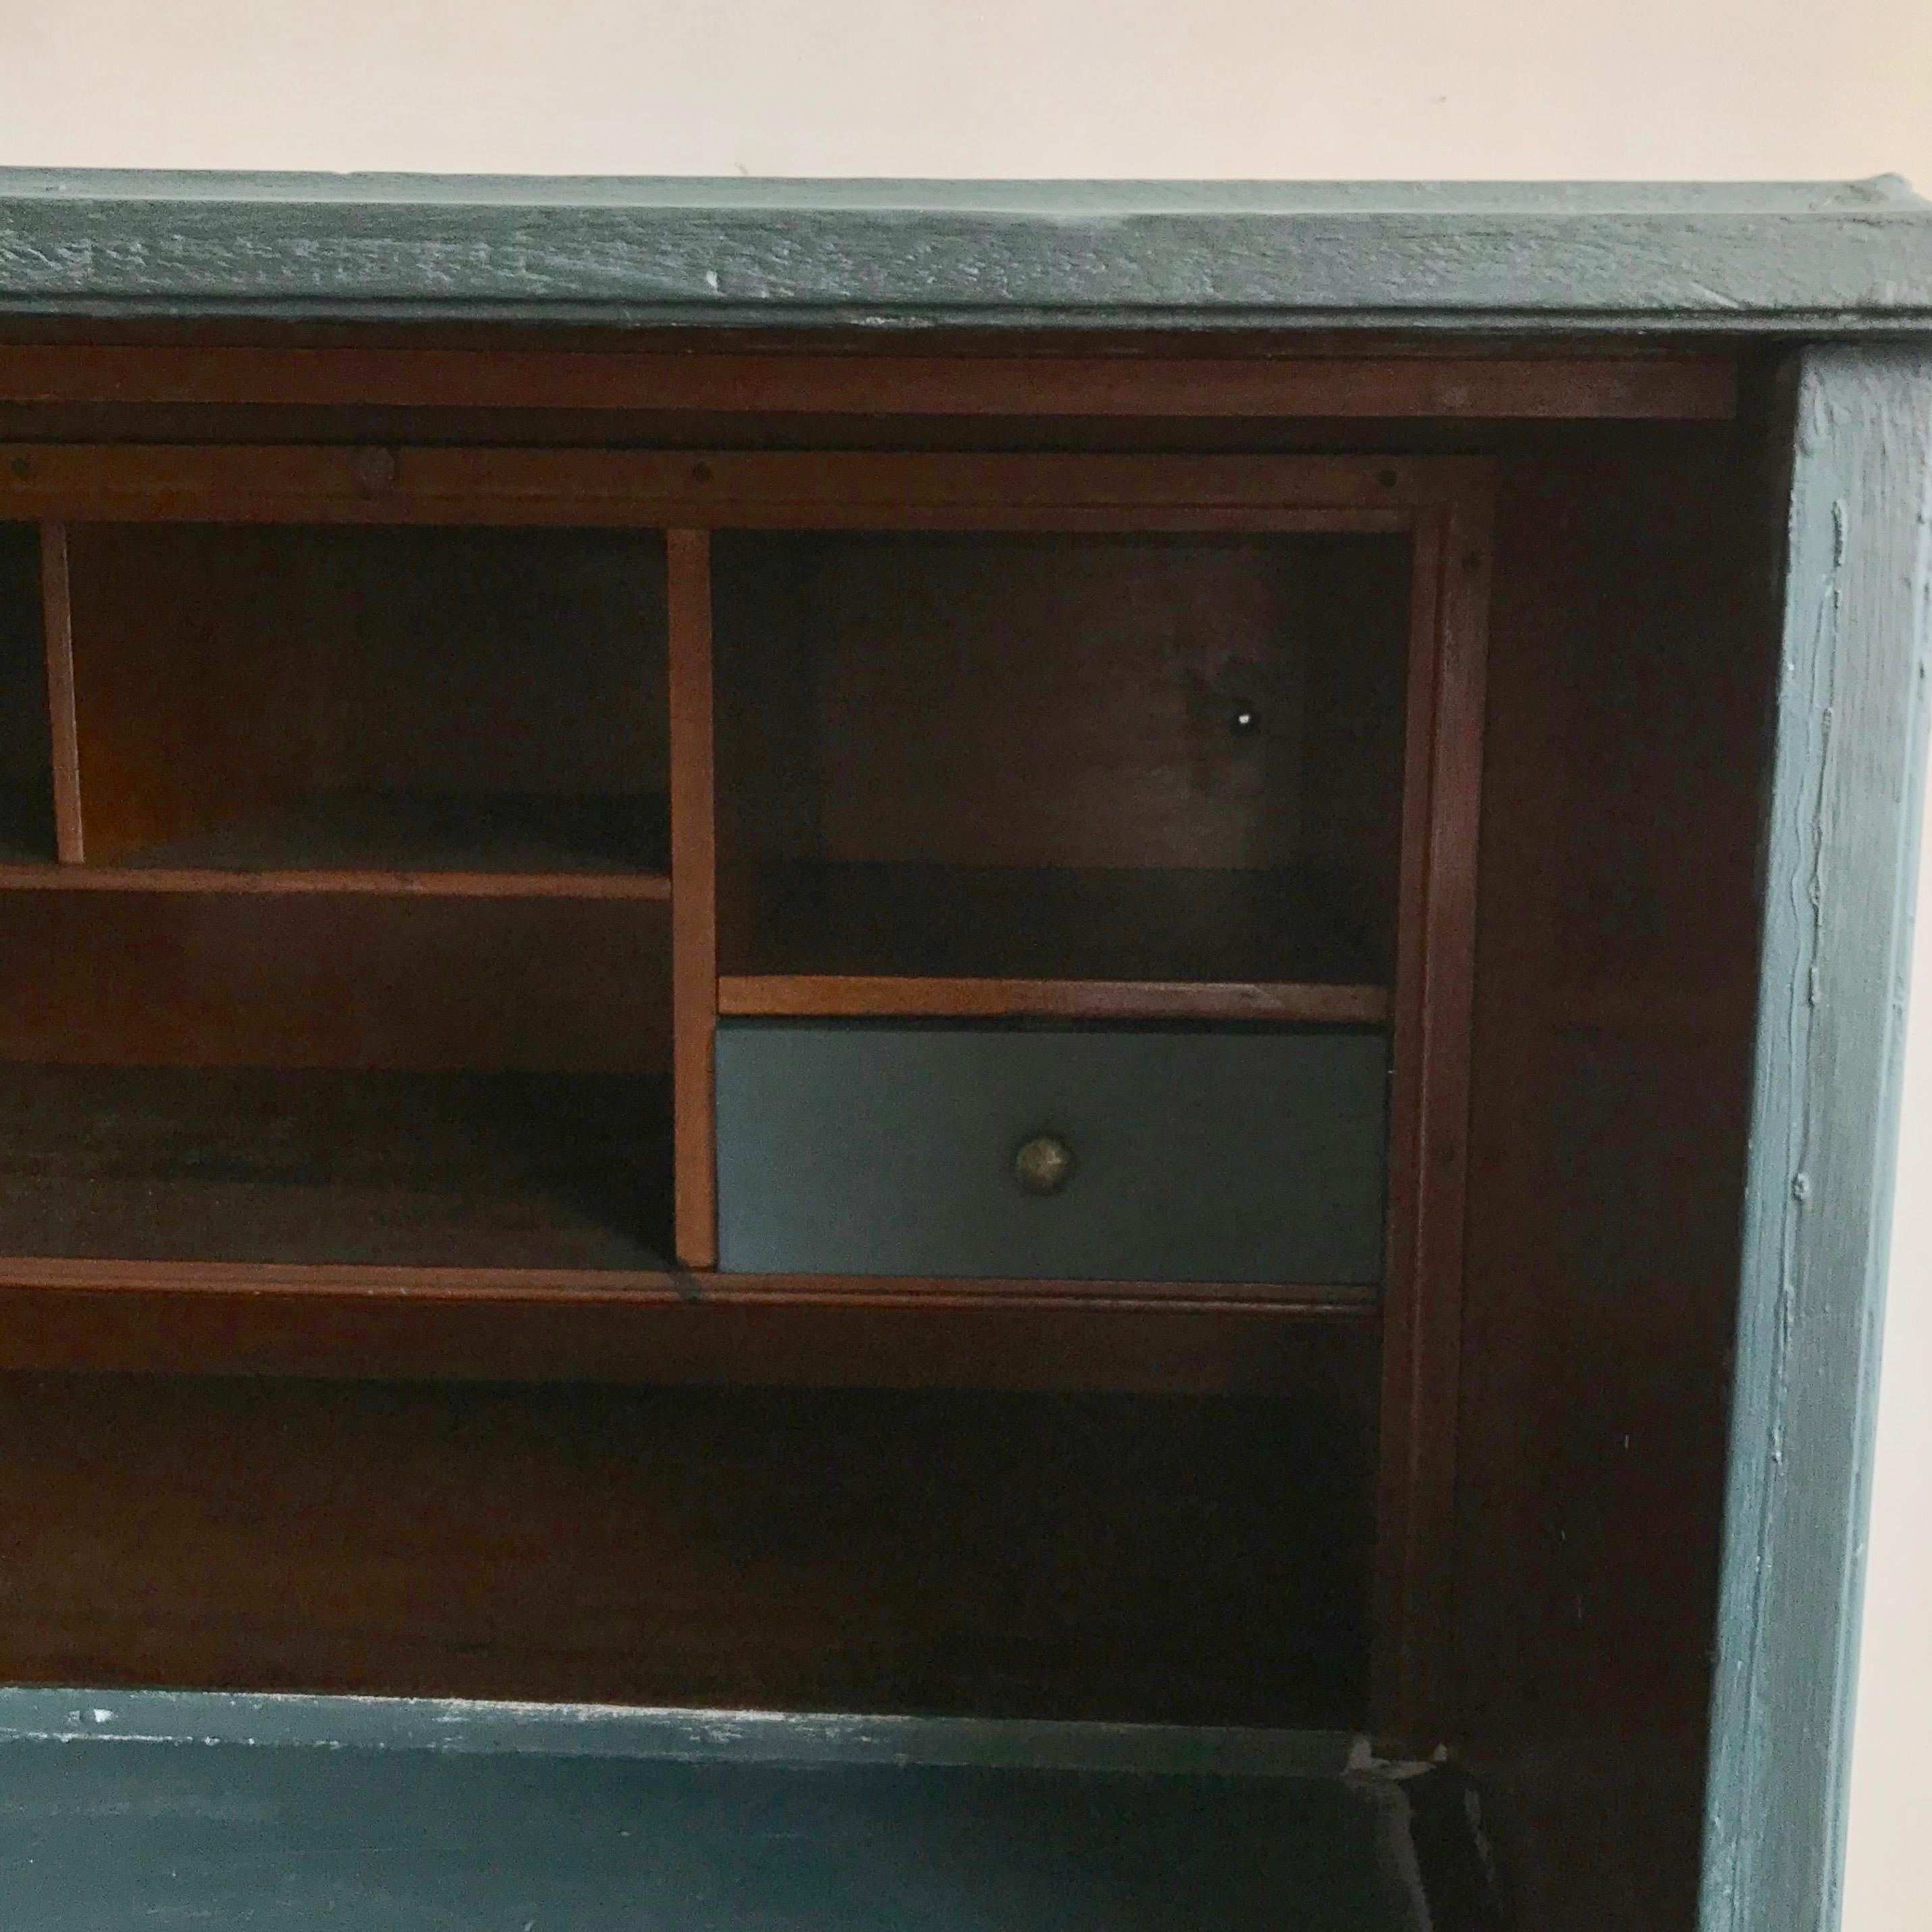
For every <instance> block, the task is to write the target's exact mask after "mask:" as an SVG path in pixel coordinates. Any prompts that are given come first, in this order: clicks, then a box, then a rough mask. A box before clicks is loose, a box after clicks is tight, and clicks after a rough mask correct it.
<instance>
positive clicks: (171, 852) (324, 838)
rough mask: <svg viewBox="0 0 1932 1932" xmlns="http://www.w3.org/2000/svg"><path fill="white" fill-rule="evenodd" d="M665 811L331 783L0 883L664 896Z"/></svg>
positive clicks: (25, 887) (25, 867)
mask: <svg viewBox="0 0 1932 1932" xmlns="http://www.w3.org/2000/svg"><path fill="white" fill-rule="evenodd" d="M664 822H665V813H664V807H663V805H662V803H661V801H659V800H658V799H652V798H650V797H649V796H639V795H637V794H632V795H631V796H628V797H627V796H622V795H621V794H619V795H616V796H607V797H604V798H574V797H568V796H549V797H546V796H544V795H542V794H541V793H511V794H502V793H497V794H491V793H457V794H453V795H452V794H448V793H443V794H438V793H420V792H335V793H324V794H323V795H321V796H317V797H312V798H309V799H304V800H302V801H301V802H298V803H296V804H295V805H290V806H289V807H287V808H283V809H281V810H269V811H264V812H262V813H260V814H256V815H254V816H251V817H243V818H241V819H239V820H227V821H226V822H224V823H222V824H220V825H219V826H217V827H216V829H214V830H213V831H212V832H209V833H208V834H206V835H204V836H202V837H199V838H185V839H178V840H175V841H171V842H169V843H168V844H163V845H158V846H148V847H145V848H143V849H142V850H140V851H139V852H138V853H134V854H132V855H130V857H131V862H129V863H127V864H123V865H34V864H32V863H28V864H19V863H13V864H0V889H7V890H15V891H49V890H51V891H78V892H206V893H221V892H348V893H359V894H365V895H370V894H375V895H383V894H388V895H403V896H408V895H419V894H426V895H431V896H442V897H448V898H615V899H622V898H631V899H667V898H670V874H669V872H668V871H665V870H663V869H661V868H663V867H664V865H665V864H666V862H667V852H666V845H667V839H666V836H665V832H664Z"/></svg>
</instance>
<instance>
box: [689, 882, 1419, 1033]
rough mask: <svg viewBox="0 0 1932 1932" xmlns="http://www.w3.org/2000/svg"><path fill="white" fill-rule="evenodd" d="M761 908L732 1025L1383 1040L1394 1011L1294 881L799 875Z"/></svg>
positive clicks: (766, 890)
mask: <svg viewBox="0 0 1932 1932" xmlns="http://www.w3.org/2000/svg"><path fill="white" fill-rule="evenodd" d="M751 895H752V899H753V902H754V910H753V913H752V922H751V934H750V938H749V940H748V943H747V944H745V945H743V946H742V947H739V948H735V949H729V950H727V951H726V953H725V956H724V959H723V961H722V962H721V963H722V965H723V968H724V971H723V973H722V974H721V983H720V987H719V1001H720V1005H719V1010H720V1011H721V1012H724V1013H794V1012H796V1013H863V1012H868V1011H870V1012H879V1013H959V1014H970V1013H986V1014H998V1013H1029V1012H1031V1013H1044V1014H1055V1015H1059V1014H1070V1015H1076V1016H1077V1015H1079V1014H1082V1013H1091V1014H1093V1015H1094V1016H1096V1017H1127V1016H1141V1017H1159V1016H1170V1017H1176V1018H1184V1017H1190V1016H1196V1017H1219V1018H1232V1019H1328V1020H1361V1021H1367V1022H1376V1021H1379V1020H1380V1019H1382V1017H1383V1016H1385V1013H1386V1010H1387V1004H1388V1000H1387V995H1386V992H1385V985H1384V979H1383V976H1382V974H1381V973H1379V971H1377V970H1376V960H1375V958H1374V955H1373V950H1372V949H1371V948H1370V947H1369V946H1368V945H1367V944H1364V941H1362V939H1361V937H1360V936H1359V935H1358V934H1357V932H1355V929H1354V926H1353V924H1352V921H1351V920H1350V919H1349V916H1348V915H1347V914H1346V912H1345V911H1344V910H1343V908H1342V907H1340V905H1339V904H1337V901H1336V900H1335V899H1334V897H1333V896H1332V895H1330V894H1329V893H1328V892H1325V891H1324V890H1323V889H1322V888H1321V887H1320V886H1319V884H1318V883H1316V882H1313V881H1311V880H1309V879H1307V878H1305V877H1301V875H1299V874H1295V873H1292V872H1285V871H1226V870H1210V869H1185V868H1160V867H1148V868H1102V869H1088V870H1077V869H1066V870H1062V869H1058V868H1025V867H1018V866H1000V865H898V864H849V863H828V862H797V863H793V864H787V865H782V866H776V865H766V866H765V867H764V868H762V869H761V870H760V871H759V872H758V873H757V874H756V876H755V878H754V881H753V883H752V885H751ZM871 999H876V1000H877V1001H879V1002H880V1004H877V1005H876V1006H868V1005H866V1004H863V1002H864V1001H868V1000H871ZM773 1002H797V1003H799V1004H772V1003H773Z"/></svg>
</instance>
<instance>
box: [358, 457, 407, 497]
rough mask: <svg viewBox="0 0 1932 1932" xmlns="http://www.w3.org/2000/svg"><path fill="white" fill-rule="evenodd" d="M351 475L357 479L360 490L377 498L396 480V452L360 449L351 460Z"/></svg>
mask: <svg viewBox="0 0 1932 1932" xmlns="http://www.w3.org/2000/svg"><path fill="white" fill-rule="evenodd" d="M349 473H350V475H351V476H352V477H353V478H355V480H356V487H357V488H358V489H359V490H366V491H367V492H368V493H369V494H370V495H371V496H375V495H377V494H378V493H380V492H381V491H383V490H386V489H388V488H389V486H390V485H391V484H392V483H394V482H395V480H396V458H395V452H394V451H393V450H388V449H359V450H358V451H357V452H356V454H355V455H353V456H352V457H351V458H350V459H349Z"/></svg>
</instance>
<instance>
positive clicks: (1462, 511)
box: [1376, 488, 1493, 1745]
mask: <svg viewBox="0 0 1932 1932" xmlns="http://www.w3.org/2000/svg"><path fill="white" fill-rule="evenodd" d="M1492 522H1493V498H1492V495H1491V492H1490V490H1489V489H1488V488H1484V489H1482V490H1480V491H1478V490H1472V491H1471V492H1470V493H1469V494H1468V495H1466V496H1464V497H1463V498H1462V499H1460V500H1458V501H1457V502H1455V503H1454V505H1451V506H1448V507H1447V508H1445V509H1444V510H1443V511H1441V512H1439V514H1437V515H1436V517H1433V518H1432V519H1431V520H1430V521H1429V522H1428V523H1426V524H1424V526H1423V527H1422V529H1421V530H1420V531H1419V532H1418V536H1417V540H1416V544H1415V559H1414V576H1413V579H1412V584H1413V588H1412V591H1411V593H1410V601H1409V619H1410V638H1409V694H1408V700H1407V705H1406V739H1407V742H1406V752H1405V755H1404V758H1403V820H1402V847H1401V854H1402V856H1401V874H1400V883H1399V886H1398V893H1399V898H1398V909H1397V962H1396V984H1395V992H1394V1038H1393V1042H1392V1046H1393V1059H1394V1079H1393V1085H1392V1090H1391V1101H1390V1121H1391V1130H1390V1141H1389V1216H1388V1271H1387V1275H1386V1278H1385V1280H1386V1285H1385V1301H1384V1316H1383V1319H1384V1324H1385V1327H1384V1345H1383V1346H1384V1353H1383V1381H1382V1460H1381V1466H1380V1467H1381V1477H1380V1480H1381V1502H1380V1526H1379V1547H1378V1552H1377V1569H1376V1589H1377V1598H1376V1646H1377V1649H1376V1722H1377V1723H1378V1724H1379V1726H1381V1727H1382V1728H1383V1729H1384V1730H1385V1731H1386V1732H1387V1733H1388V1735H1389V1736H1391V1738H1394V1739H1404V1740H1408V1741H1409V1742H1412V1743H1415V1744H1418V1745H1421V1744H1430V1745H1433V1743H1435V1742H1440V1741H1441V1740H1442V1739H1443V1738H1444V1737H1445V1736H1446V1735H1447V1733H1448V1727H1449V1724H1450V1723H1451V1702H1450V1692H1449V1685H1448V1657H1449V1646H1450V1643H1451V1637H1450V1624H1449V1616H1450V1610H1451V1602H1452V1601H1453V1589H1454V1514H1455V1495H1456V1475H1455V1469H1456V1454H1455V1443H1456V1434H1457V1409H1458V1387H1459V1376H1460V1364H1459V1357H1460V1349H1461V1327H1462V1319H1461V1317H1462V1274H1463V1200H1464V1190H1465V1185H1466V1175H1467V1172H1468V1163H1467V1147H1468V1132H1469V1025H1470V1011H1471V1004H1472V999H1473V997H1474V983H1475V916H1476V858H1477V838H1478V825H1479V822H1480V817H1481V792H1482V769H1483V763H1482V746H1483V725H1484V680H1485V676H1486V669H1487V646H1488V637H1489V583H1490V550H1491V547H1492V527H1491V526H1492Z"/></svg>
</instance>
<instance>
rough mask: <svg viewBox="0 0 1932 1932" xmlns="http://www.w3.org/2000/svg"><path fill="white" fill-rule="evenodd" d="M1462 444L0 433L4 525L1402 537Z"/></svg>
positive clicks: (1458, 462) (1443, 493)
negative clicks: (1216, 449)
mask: <svg viewBox="0 0 1932 1932" xmlns="http://www.w3.org/2000/svg"><path fill="white" fill-rule="evenodd" d="M1489 472H1490V466H1489V463H1488V460H1487V458H1481V457H1457V456H1400V457H1397V456H1388V457H1358V456H1347V457H1343V456H1168V455H1163V456H1115V455H1105V456H1094V455H1079V456H1065V455H1031V454H1028V455H877V454H873V453H871V452H862V453H861V452H834V453H832V454H829V455H828V454H821V453H817V452H810V453H808V452H778V453H775V454H766V453H762V452H753V453H748V452H730V451H703V452H694V451H689V450H682V451H659V450H629V449H502V448H499V447H490V448H475V449H470V448H463V449H450V448H441V447H436V446H429V447H420V446H361V447H356V448H350V447H345V446H327V445H322V446H316V445H290V444H278V445H252V444H223V443H10V444H5V445H0V518H14V519H19V520H35V519H41V520H49V521H58V520H62V519H65V520H71V521H74V522H144V521H160V522H169V521H190V522H193V521H205V522H229V521H233V522H252V523H278V522H281V523H287V522H303V523H311V522H312V523H502V524H521V525H537V524H571V523H574V524H592V525H601V526H609V527H613V528H615V527H619V526H622V527H629V528H634V529H636V528H643V529H651V528H662V527H670V526H674V527H676V528H679V529H712V528H718V527H730V526H743V527H747V528H754V527H763V528H766V529H893V528H898V529H947V528H964V529H975V528H977V529H1115V530H1122V529H1175V530H1197V531H1198V530H1208V529H1278V530H1295V529H1307V530H1324V529H1352V530H1376V529H1383V530H1403V529H1409V528H1411V527H1412V525H1413V523H1414V521H1415V516H1416V514H1417V513H1418V511H1421V510H1424V509H1427V508H1433V507H1435V506H1437V505H1442V504H1445V503H1448V502H1451V501H1452V500H1454V499H1456V498H1457V496H1460V495H1462V494H1463V493H1466V492H1467V491H1468V490H1469V489H1470V488H1472V487H1478V486H1479V484H1481V481H1482V479H1486V478H1487V476H1488V475H1489Z"/></svg>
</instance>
